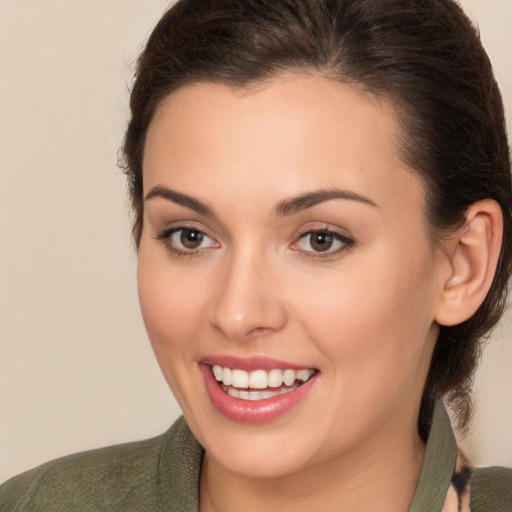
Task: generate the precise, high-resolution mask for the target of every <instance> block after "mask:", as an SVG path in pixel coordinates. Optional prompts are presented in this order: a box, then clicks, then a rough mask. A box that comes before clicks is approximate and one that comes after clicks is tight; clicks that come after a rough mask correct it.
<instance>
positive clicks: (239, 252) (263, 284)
mask: <svg viewBox="0 0 512 512" xmlns="http://www.w3.org/2000/svg"><path fill="white" fill-rule="evenodd" d="M275 276H276V269H275V265H272V262H271V261H269V259H268V258H266V257H265V251H263V250H260V248H259V247H256V246H255V245H254V244H246V245H244V246H242V247H239V248H237V249H233V250H232V252H231V254H230V255H229V256H228V257H227V258H226V261H225V262H224V267H223V271H222V272H221V276H219V281H218V283H219V284H218V287H219V290H218V293H217V294H216V295H215V299H214V303H213V305H212V318H211V321H212V323H213V325H215V327H216V328H218V329H220V330H221V331H222V332H223V334H224V335H225V336H227V337H228V338H231V339H234V340H244V339H246V338H250V337H252V336H253V335H267V334H270V333H271V332H274V331H277V330H279V329H281V328H282V327H283V326H284V324H285V323H286V314H285V308H284V304H282V303H281V300H280V293H279V290H278V288H277V287H276V286H274V284H275Z"/></svg>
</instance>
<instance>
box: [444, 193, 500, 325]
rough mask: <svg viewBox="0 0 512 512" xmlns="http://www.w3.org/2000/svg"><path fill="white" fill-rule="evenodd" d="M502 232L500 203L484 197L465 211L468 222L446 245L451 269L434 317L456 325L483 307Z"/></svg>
mask: <svg viewBox="0 0 512 512" xmlns="http://www.w3.org/2000/svg"><path fill="white" fill-rule="evenodd" d="M502 236H503V214H502V211H501V208H500V206H499V205H498V203H497V202H496V201H494V200H492V199H484V200H482V201H478V202H477V203H474V204H472V205H471V206H470V207H469V208H468V209H467V211H466V222H465V223H464V226H463V227H462V228H460V229H459V230H458V231H457V233H456V234H455V236H454V237H453V238H450V239H449V240H448V242H447V244H446V245H445V257H446V258H447V262H448V267H447V268H448V270H447V272H446V273H445V275H444V276H443V282H442V285H443V288H442V290H441V295H440V300H439V301H438V302H437V304H436V309H435V320H436V321H437V323H438V324H440V325H445V326H450V325H457V324H460V323H462V322H464V321H465V320H467V319H468V318H470V317H471V316H472V315H473V314H474V313H475V312H476V310H477V309H478V308H479V307H480V305H481V304H482V302H483V301H484V299H485V296H486V295H487V292H488V291H489V288H490V287H491V284H492V281H493V278H494V273H495V271H496V266H497V264H498V258H499V255H500V249H501V240H502Z"/></svg>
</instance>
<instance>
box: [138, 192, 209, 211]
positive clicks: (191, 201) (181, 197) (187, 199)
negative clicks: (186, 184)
mask: <svg viewBox="0 0 512 512" xmlns="http://www.w3.org/2000/svg"><path fill="white" fill-rule="evenodd" d="M154 197H162V198H163V199H167V200H168V201H172V202H173V203H176V204H179V205H181V206H185V207H186V208H190V209H191V210H194V211H195V212H197V213H199V214H201V215H205V216H207V217H212V216H213V210H212V209H211V208H210V206H208V204H206V203H205V202H203V201H200V200H199V199H196V198H195V197H192V196H189V195H187V194H182V193H181V192H177V191H176V190H171V189H170V188H167V187H163V186H162V185H157V186H156V187H153V188H152V189H151V190H150V191H149V193H148V194H147V195H146V197H145V199H144V200H145V201H147V200H149V199H153V198H154Z"/></svg>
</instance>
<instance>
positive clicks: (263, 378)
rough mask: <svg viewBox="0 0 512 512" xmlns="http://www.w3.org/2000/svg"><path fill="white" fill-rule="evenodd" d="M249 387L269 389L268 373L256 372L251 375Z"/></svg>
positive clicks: (263, 371)
mask: <svg viewBox="0 0 512 512" xmlns="http://www.w3.org/2000/svg"><path fill="white" fill-rule="evenodd" d="M249 387H250V388H252V389H265V388H266V387H267V373H266V372H265V370H256V371H255V372H251V373H250V374H249Z"/></svg>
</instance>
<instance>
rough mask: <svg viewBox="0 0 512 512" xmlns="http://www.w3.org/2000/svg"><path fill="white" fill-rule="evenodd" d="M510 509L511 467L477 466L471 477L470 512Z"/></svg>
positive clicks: (505, 510)
mask: <svg viewBox="0 0 512 512" xmlns="http://www.w3.org/2000/svg"><path fill="white" fill-rule="evenodd" d="M490 510H492V511H493V512H511V511H512V469H511V468H503V467H490V468H477V469H475V470H473V475H472V478H471V511H472V512H489V511H490Z"/></svg>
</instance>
